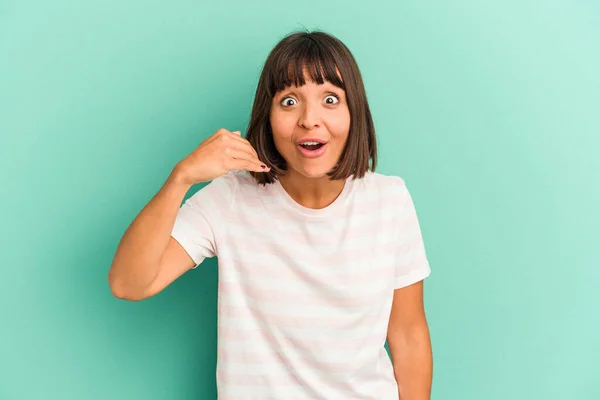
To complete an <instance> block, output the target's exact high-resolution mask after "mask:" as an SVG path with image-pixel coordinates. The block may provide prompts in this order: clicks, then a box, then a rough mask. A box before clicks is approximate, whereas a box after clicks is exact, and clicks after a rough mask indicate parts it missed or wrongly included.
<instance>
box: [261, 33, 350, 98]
mask: <svg viewBox="0 0 600 400" xmlns="http://www.w3.org/2000/svg"><path fill="white" fill-rule="evenodd" d="M273 66H274V68H273V70H271V71H270V74H269V76H268V82H269V84H268V90H269V94H270V96H271V97H273V96H274V95H275V93H277V92H279V91H281V90H284V89H286V88H288V87H290V86H292V85H293V86H296V87H299V86H303V85H304V84H305V83H306V80H305V77H304V74H305V73H306V74H307V75H308V76H309V77H310V79H311V80H312V81H313V82H315V83H317V84H319V85H322V84H323V83H325V82H326V81H327V82H330V83H331V84H333V85H335V86H337V87H339V88H341V89H343V90H344V91H345V90H346V85H345V84H344V82H343V81H342V78H341V77H340V75H339V74H338V71H339V68H338V65H337V63H336V62H335V58H334V55H333V54H332V53H331V52H328V51H324V49H323V48H322V47H320V46H319V45H318V44H317V43H316V42H315V41H313V40H310V39H304V40H299V41H295V42H292V43H289V44H288V45H287V46H286V48H284V49H282V51H280V52H279V54H277V57H276V59H275V60H274V63H273Z"/></svg>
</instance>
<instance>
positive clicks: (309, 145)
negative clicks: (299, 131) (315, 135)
mask: <svg viewBox="0 0 600 400" xmlns="http://www.w3.org/2000/svg"><path fill="white" fill-rule="evenodd" d="M298 148H299V149H300V152H301V153H302V155H303V156H304V157H308V158H315V157H319V156H321V155H323V154H324V153H325V149H326V148H327V143H323V142H317V141H315V140H305V141H303V142H300V143H298Z"/></svg>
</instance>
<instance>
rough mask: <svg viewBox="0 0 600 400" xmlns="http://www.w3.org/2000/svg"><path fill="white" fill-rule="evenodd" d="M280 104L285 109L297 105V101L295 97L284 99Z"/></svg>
mask: <svg viewBox="0 0 600 400" xmlns="http://www.w3.org/2000/svg"><path fill="white" fill-rule="evenodd" d="M280 104H281V105H282V106H284V107H291V106H293V105H295V104H296V99H294V98H293V97H284V98H283V100H281V103H280Z"/></svg>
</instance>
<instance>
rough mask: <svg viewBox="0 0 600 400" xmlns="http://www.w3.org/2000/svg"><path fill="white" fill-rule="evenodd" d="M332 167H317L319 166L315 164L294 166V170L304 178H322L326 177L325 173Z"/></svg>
mask: <svg viewBox="0 0 600 400" xmlns="http://www.w3.org/2000/svg"><path fill="white" fill-rule="evenodd" d="M332 169H333V166H331V167H328V168H323V167H319V166H315V167H313V168H307V167H305V168H294V170H295V171H296V172H297V173H299V174H300V175H302V176H304V177H306V178H311V179H318V178H324V177H327V173H328V172H329V171H331V170H332Z"/></svg>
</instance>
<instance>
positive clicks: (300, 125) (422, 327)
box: [270, 74, 433, 400]
mask: <svg viewBox="0 0 600 400" xmlns="http://www.w3.org/2000/svg"><path fill="white" fill-rule="evenodd" d="M305 81H306V84H305V85H303V86H301V87H294V86H292V87H289V88H287V89H285V90H283V91H281V92H279V93H277V94H276V95H275V96H274V98H273V101H272V104H271V114H270V122H271V128H272V130H273V139H274V142H275V147H276V148H277V150H278V151H279V153H280V154H281V155H282V156H283V158H284V159H285V160H286V162H287V165H288V174H287V175H285V176H281V177H280V178H279V180H280V182H281V184H282V186H283V187H284V189H285V190H286V191H287V192H288V193H289V194H290V196H291V197H292V198H293V199H294V200H296V201H297V202H298V203H299V204H301V205H303V206H305V207H309V208H314V209H319V208H323V207H326V206H327V205H329V204H331V203H332V202H333V201H334V200H335V199H336V198H337V196H338V195H339V194H340V192H341V191H342V189H343V187H344V181H332V180H330V179H329V177H328V176H327V175H326V173H327V172H328V171H330V170H331V169H332V168H333V167H334V166H335V164H336V163H337V161H338V159H339V158H340V156H341V154H342V151H343V149H344V146H345V144H346V141H347V140H348V132H349V130H350V111H349V109H348V103H347V100H346V94H345V92H344V90H343V89H340V88H338V87H337V86H335V85H333V84H331V83H329V82H325V83H324V84H322V85H319V84H316V83H314V82H312V81H311V80H310V77H309V76H307V75H306V74H305ZM308 137H312V138H320V139H324V140H326V141H327V142H328V148H327V149H326V151H325V153H324V154H323V155H322V156H321V157H318V158H312V159H311V158H306V157H303V156H302V153H301V152H300V150H299V149H298V148H297V143H298V141H300V140H303V139H305V138H308ZM387 342H388V346H389V348H390V353H391V355H392V362H393V366H394V374H395V377H396V381H397V383H398V392H399V395H400V396H401V398H402V400H428V399H430V396H431V382H432V368H433V360H432V352H431V342H430V336H429V329H428V324H427V320H426V318H425V310H424V306H423V281H420V282H417V283H415V284H412V285H409V286H407V287H404V288H400V289H396V290H395V291H394V299H393V303H392V311H391V314H390V320H389V325H388V332H387Z"/></svg>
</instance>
